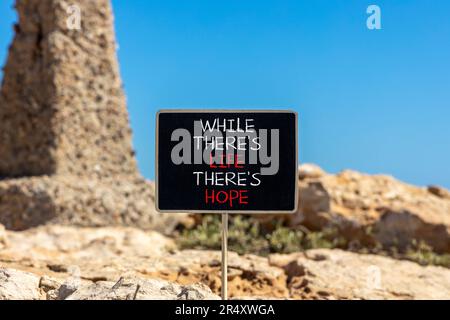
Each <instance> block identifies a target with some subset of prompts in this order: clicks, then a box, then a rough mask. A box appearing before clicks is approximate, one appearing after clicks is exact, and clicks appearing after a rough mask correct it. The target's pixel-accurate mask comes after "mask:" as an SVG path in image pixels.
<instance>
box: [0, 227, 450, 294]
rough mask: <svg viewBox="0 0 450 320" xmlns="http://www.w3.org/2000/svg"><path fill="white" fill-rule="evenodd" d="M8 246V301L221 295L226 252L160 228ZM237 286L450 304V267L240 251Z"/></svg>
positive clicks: (12, 237) (344, 255)
mask: <svg viewBox="0 0 450 320" xmlns="http://www.w3.org/2000/svg"><path fill="white" fill-rule="evenodd" d="M4 239H6V240H7V241H5V243H7V245H6V246H5V247H4V248H3V249H1V250H0V268H1V269H0V298H4V299H12V298H19V299H134V298H136V299H204V298H205V299H214V298H217V295H218V294H220V289H221V281H220V252H218V251H202V250H183V251H178V250H177V249H176V248H175V247H174V243H173V241H172V240H170V239H168V238H166V237H165V236H163V235H161V234H159V233H157V232H154V231H147V232H145V231H142V230H138V229H134V228H120V227H114V228H76V227H67V226H43V227H39V228H36V229H31V230H27V231H22V232H14V231H6V232H5V233H4ZM2 274H3V276H2ZM228 281H229V292H230V295H231V297H232V298H235V299H247V298H261V299H265V298H278V299H449V298H450V270H449V269H446V268H442V267H434V266H429V267H423V266H420V265H418V264H416V263H413V262H409V261H400V260H394V259H392V258H388V257H382V256H376V255H365V254H357V253H352V252H345V251H341V250H337V249H333V250H330V249H316V250H309V251H306V252H303V253H294V254H274V255H271V256H269V257H267V258H266V257H259V256H255V255H252V254H247V255H243V256H240V255H237V254H236V253H233V252H231V253H230V254H229V278H228ZM22 288H23V289H22ZM211 291H212V292H213V293H214V294H213V293H212V292H211ZM136 292H137V294H136Z"/></svg>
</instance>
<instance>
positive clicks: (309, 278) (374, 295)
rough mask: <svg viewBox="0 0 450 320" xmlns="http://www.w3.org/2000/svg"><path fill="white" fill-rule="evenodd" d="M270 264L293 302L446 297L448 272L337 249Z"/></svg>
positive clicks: (277, 257) (274, 257)
mask: <svg viewBox="0 0 450 320" xmlns="http://www.w3.org/2000/svg"><path fill="white" fill-rule="evenodd" d="M269 260H270V263H271V264H272V265H274V266H279V267H282V268H283V269H284V270H285V271H286V273H287V276H288V278H289V285H288V286H289V291H290V295H291V297H293V298H310V299H311V298H313V299H421V300H422V299H442V300H447V299H449V298H450V270H449V269H446V268H442V267H435V266H429V267H423V266H420V265H418V264H416V263H413V262H409V261H398V260H394V259H391V258H387V257H382V256H377V255H366V254H356V253H352V252H345V251H342V250H338V249H333V250H329V249H316V250H309V251H307V252H305V253H295V254H290V255H280V254H276V255H272V256H270V257H269Z"/></svg>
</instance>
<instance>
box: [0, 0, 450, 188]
mask: <svg viewBox="0 0 450 320" xmlns="http://www.w3.org/2000/svg"><path fill="white" fill-rule="evenodd" d="M12 2H13V1H12V0H2V1H1V3H0V61H1V63H2V64H3V63H4V61H5V57H6V52H7V46H8V44H9V42H10V40H11V38H12V22H13V21H14V20H15V19H16V16H15V13H14V12H13V10H12V9H11V7H12ZM369 4H377V5H379V6H380V7H381V12H382V30H375V31H370V30H368V29H367V28H366V18H367V14H366V8H367V6H368V5H369ZM113 5H114V10H115V16H116V32H117V37H118V41H119V44H120V50H119V59H120V65H121V72H122V76H123V80H124V83H125V90H126V94H127V97H128V106H129V111H130V115H131V122H132V127H133V131H134V145H135V148H136V150H137V155H138V161H139V166H140V168H141V171H142V172H143V174H144V175H145V176H146V177H148V178H153V177H154V138H155V137H154V122H155V120H154V118H155V113H156V111H157V110H158V109H159V108H171V107H176V108H224V107H238V108H273V107H281V108H291V109H295V110H297V111H298V113H299V117H300V148H299V150H300V160H301V161H302V162H315V163H317V164H319V165H320V166H322V167H323V168H324V169H326V170H327V171H330V172H337V171H340V170H342V169H345V168H351V169H356V170H359V171H363V172H368V173H388V174H391V175H394V176H395V177H397V178H399V179H402V180H404V181H407V182H410V183H414V184H418V185H428V184H439V185H444V186H446V187H450V167H449V166H450V1H448V0H433V1H429V0H420V1H419V0H417V1H413V0H396V1H392V0H386V1H381V0H373V1H364V0H345V1H343V0H315V1H306V0H304V1H300V0H292V1H275V0H273V1H265V0H257V1H256V0H255V1H241V0H227V1H224V0H221V1H219V0H217V1H212V0H208V1H171V0H160V1H149V0H129V1H125V0H113Z"/></svg>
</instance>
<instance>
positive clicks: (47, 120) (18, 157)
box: [0, 0, 170, 230]
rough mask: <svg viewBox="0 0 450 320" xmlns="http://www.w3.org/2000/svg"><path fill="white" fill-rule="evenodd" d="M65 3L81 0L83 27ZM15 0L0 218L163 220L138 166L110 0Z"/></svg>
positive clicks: (17, 222)
mask: <svg viewBox="0 0 450 320" xmlns="http://www.w3.org/2000/svg"><path fill="white" fill-rule="evenodd" d="M69 5H76V6H77V7H78V8H79V13H80V14H81V20H80V21H81V24H80V27H81V28H80V30H77V29H73V28H72V26H71V24H70V23H69V22H70V18H71V15H73V14H74V11H73V10H72V11H70V10H68V9H69ZM16 8H17V11H18V15H19V21H18V23H17V25H16V26H15V37H14V41H13V43H12V45H11V47H10V49H9V56H8V59H7V62H6V66H5V68H4V77H3V82H2V86H1V92H0V141H1V142H0V155H1V156H0V223H2V224H4V225H5V226H6V227H7V228H8V229H14V230H22V229H26V228H30V227H34V226H37V225H40V224H45V223H50V222H52V223H59V224H76V225H83V226H105V225H112V224H120V225H134V226H140V227H141V228H155V227H158V226H166V225H170V223H166V221H165V220H164V219H166V217H169V215H164V216H158V215H157V214H156V213H155V209H154V202H153V195H154V190H153V187H152V185H151V184H150V183H148V182H146V181H145V180H144V179H143V178H142V177H141V176H140V175H139V173H138V170H137V166H136V161H135V157H134V151H133V149H132V144H131V130H130V127H129V123H128V114H127V109H126V101H125V96H124V93H123V89H122V82H121V79H120V74H119V67H118V63H117V57H116V42H115V36H114V30H113V15H112V12H111V7H110V1H109V0H98V1H91V0H77V1H73V3H68V2H67V1H62V0H48V1H40V0H17V2H16ZM149 147H150V146H149ZM161 220H164V221H161Z"/></svg>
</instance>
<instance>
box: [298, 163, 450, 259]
mask: <svg viewBox="0 0 450 320" xmlns="http://www.w3.org/2000/svg"><path fill="white" fill-rule="evenodd" d="M446 192H448V191H446V190H445V189H442V188H439V189H438V188H428V189H425V188H418V187H414V186H410V185H407V184H405V183H402V182H400V181H398V180H395V179H394V178H392V177H389V176H383V175H374V176H370V175H365V174H361V173H358V172H354V171H344V172H342V173H339V174H337V175H328V174H325V175H322V176H307V175H304V176H303V178H302V179H300V180H299V207H298V211H297V213H296V214H295V215H293V216H291V217H290V225H291V226H292V227H295V226H298V225H305V226H307V227H308V228H310V229H313V230H320V229H323V228H325V227H327V226H337V227H338V228H339V230H340V232H341V233H342V234H343V235H344V236H345V237H347V238H348V239H350V240H358V241H362V242H369V243H370V242H373V241H379V242H381V243H382V244H383V245H385V246H393V245H395V246H397V247H400V248H402V247H406V246H407V245H408V244H410V243H411V242H412V240H417V241H424V242H426V243H427V244H428V245H430V246H431V247H433V248H434V249H435V250H436V251H438V252H450V199H449V198H447V197H446V196H445V195H446V194H447V193H446Z"/></svg>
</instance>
